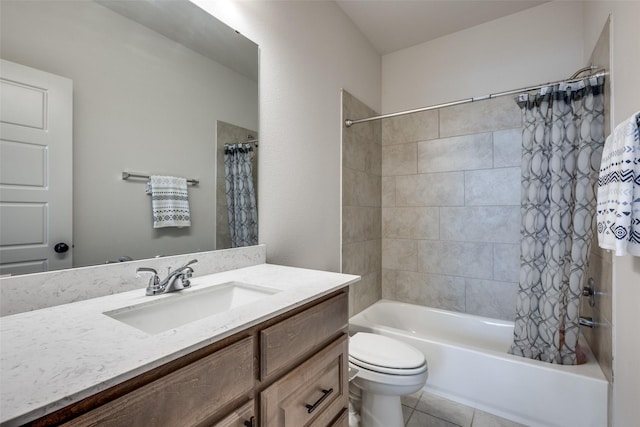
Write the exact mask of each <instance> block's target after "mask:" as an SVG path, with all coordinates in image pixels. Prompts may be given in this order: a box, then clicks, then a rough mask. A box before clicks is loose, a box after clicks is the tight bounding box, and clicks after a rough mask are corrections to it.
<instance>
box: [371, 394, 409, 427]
mask: <svg viewBox="0 0 640 427" xmlns="http://www.w3.org/2000/svg"><path fill="white" fill-rule="evenodd" d="M360 416H361V417H362V427H402V426H404V419H403V417H402V406H401V404H400V396H388V395H384V394H377V393H369V392H367V391H365V390H363V391H362V406H361V408H360Z"/></svg>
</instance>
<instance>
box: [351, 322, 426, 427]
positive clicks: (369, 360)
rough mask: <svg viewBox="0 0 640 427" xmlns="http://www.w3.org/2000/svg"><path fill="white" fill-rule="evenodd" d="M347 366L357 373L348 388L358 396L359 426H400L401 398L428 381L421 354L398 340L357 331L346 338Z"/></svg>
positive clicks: (424, 361)
mask: <svg viewBox="0 0 640 427" xmlns="http://www.w3.org/2000/svg"><path fill="white" fill-rule="evenodd" d="M349 367H350V368H352V369H355V370H357V372H356V373H355V376H354V377H353V378H352V380H351V382H350V386H349V387H350V388H354V387H355V388H356V389H357V390H350V393H351V394H354V395H360V397H361V401H360V402H359V403H360V415H361V417H362V427H401V426H403V425H404V422H403V418H402V407H401V405H400V396H403V395H406V394H411V393H415V392H416V391H418V390H420V389H422V387H424V385H425V383H426V382H427V374H428V370H427V361H426V360H425V358H424V354H422V352H421V351H419V350H417V349H416V348H414V347H412V346H410V345H408V344H405V343H403V342H401V341H398V340H394V339H392V338H389V337H385V336H383V335H377V334H371V333H366V332H358V333H356V334H355V335H353V336H352V337H351V338H350V339H349Z"/></svg>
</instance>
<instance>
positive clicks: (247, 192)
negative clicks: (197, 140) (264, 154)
mask: <svg viewBox="0 0 640 427" xmlns="http://www.w3.org/2000/svg"><path fill="white" fill-rule="evenodd" d="M253 153H254V152H253V147H252V146H251V144H229V145H225V147H224V170H225V186H226V190H227V210H228V216H229V229H230V230H229V231H230V234H231V247H232V248H237V247H241V246H251V245H256V244H258V208H257V205H256V193H255V189H254V187H253V168H252V166H251V158H252V156H253Z"/></svg>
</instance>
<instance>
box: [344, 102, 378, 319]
mask: <svg viewBox="0 0 640 427" xmlns="http://www.w3.org/2000/svg"><path fill="white" fill-rule="evenodd" d="M342 112H343V117H344V118H363V117H371V116H374V115H376V112H375V111H373V110H372V109H370V108H369V107H367V106H366V105H365V104H363V103H362V102H360V101H359V100H358V99H356V98H355V97H353V96H352V95H351V94H349V93H348V92H347V91H345V90H343V91H342ZM381 140H382V137H381V124H380V122H379V121H374V122H369V123H363V124H359V125H357V126H353V127H351V128H344V129H343V133H342V272H343V273H349V274H357V275H360V276H362V280H361V281H359V282H357V283H355V284H353V285H351V288H350V292H349V315H350V316H353V315H354V314H356V313H359V312H360V311H362V310H363V309H364V308H366V307H368V306H369V305H371V304H373V303H374V302H376V301H377V300H379V299H380V298H381V296H382V288H381V281H382V279H381V273H382V266H381V256H382V255H381V244H382V241H381V234H380V231H381V211H380V203H381V202H380V197H381V190H380V182H381V181H380V173H381V170H382V169H381V154H382V150H381Z"/></svg>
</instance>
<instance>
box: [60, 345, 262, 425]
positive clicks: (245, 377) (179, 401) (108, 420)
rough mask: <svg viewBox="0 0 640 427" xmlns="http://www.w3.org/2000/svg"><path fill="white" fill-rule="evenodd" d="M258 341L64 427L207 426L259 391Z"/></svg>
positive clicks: (193, 366)
mask: <svg viewBox="0 0 640 427" xmlns="http://www.w3.org/2000/svg"><path fill="white" fill-rule="evenodd" d="M253 372H254V369H253V337H249V338H245V339H243V340H241V341H238V342H236V343H234V344H231V345H229V346H228V347H225V348H223V349H221V350H219V351H216V352H215V353H213V354H210V355H209V356H205V357H203V358H202V359H200V360H198V361H196V362H194V363H192V364H190V365H187V366H185V367H184V368H181V369H178V370H177V371H174V372H172V373H170V374H168V375H166V376H164V377H162V378H160V379H158V380H156V381H153V382H152V383H150V384H147V385H145V386H143V387H141V388H139V389H137V390H134V391H132V392H131V393H128V394H125V395H124V396H122V397H119V398H117V399H116V400H113V401H111V402H109V403H107V404H105V405H103V406H100V407H99V408H97V409H94V410H93V411H90V412H88V413H86V414H84V415H81V416H80V417H78V418H75V419H73V420H71V421H70V422H68V423H67V424H64V425H65V426H67V427H69V426H93V425H95V426H100V427H120V426H122V427H134V426H145V427H146V426H154V427H161V426H167V427H175V426H181V427H188V426H195V425H202V424H203V423H205V422H206V420H207V419H209V418H211V417H213V416H215V415H216V412H217V411H218V410H219V409H220V408H222V407H223V406H224V405H227V404H229V403H230V402H231V401H233V399H237V398H239V397H241V396H243V395H246V394H249V393H251V391H252V390H253V387H254V375H253ZM230 425H233V424H230Z"/></svg>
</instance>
